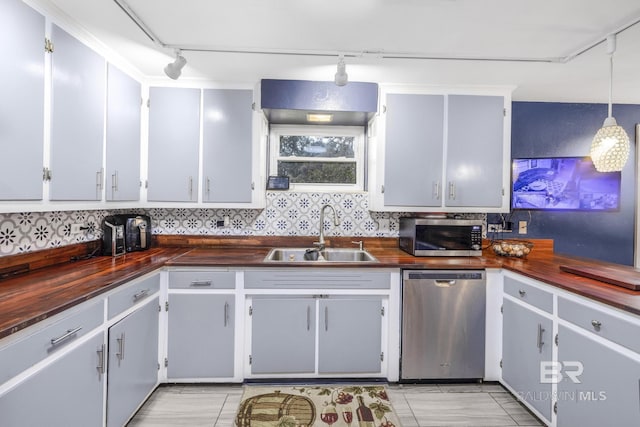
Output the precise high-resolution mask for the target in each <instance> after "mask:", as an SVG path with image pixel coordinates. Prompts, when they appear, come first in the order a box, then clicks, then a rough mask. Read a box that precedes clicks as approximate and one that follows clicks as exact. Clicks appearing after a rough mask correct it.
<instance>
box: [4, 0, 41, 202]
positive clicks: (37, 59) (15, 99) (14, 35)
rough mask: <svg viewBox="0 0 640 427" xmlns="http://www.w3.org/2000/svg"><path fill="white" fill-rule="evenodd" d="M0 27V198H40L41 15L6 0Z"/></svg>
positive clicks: (23, 4)
mask: <svg viewBox="0 0 640 427" xmlns="http://www.w3.org/2000/svg"><path fill="white" fill-rule="evenodd" d="M0 28H2V31H3V36H2V37H0V51H2V55H1V57H0V69H2V70H3V78H2V79H0V93H2V98H3V102H0V117H2V126H0V152H2V153H3V154H2V160H1V161H0V165H1V166H0V200H42V189H43V185H42V167H43V164H44V163H43V161H44V160H43V159H44V145H43V144H44V74H45V66H44V60H45V53H44V49H43V40H44V37H45V19H44V16H42V15H41V14H39V13H38V12H36V11H35V10H33V9H31V8H30V7H29V6H27V5H26V4H25V3H24V2H22V1H20V0H4V1H2V2H1V3H0ZM25 70H29V72H25Z"/></svg>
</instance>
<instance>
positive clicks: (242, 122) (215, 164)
mask: <svg viewBox="0 0 640 427" xmlns="http://www.w3.org/2000/svg"><path fill="white" fill-rule="evenodd" d="M252 102H253V92H252V91H251V90H232V89H205V90H204V91H203V164H202V167H203V171H204V173H203V179H204V182H203V195H202V200H203V201H204V202H214V203H251V201H252V194H253V190H252V182H253V176H252V173H253V161H252V145H253V144H252V141H253V140H252V138H253V132H252V119H253V109H252V106H251V104H252Z"/></svg>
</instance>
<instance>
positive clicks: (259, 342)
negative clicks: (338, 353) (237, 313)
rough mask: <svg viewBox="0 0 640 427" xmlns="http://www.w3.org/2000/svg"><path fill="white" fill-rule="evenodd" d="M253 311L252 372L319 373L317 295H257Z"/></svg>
mask: <svg viewBox="0 0 640 427" xmlns="http://www.w3.org/2000/svg"><path fill="white" fill-rule="evenodd" d="M250 312H251V355H250V358H251V361H250V363H251V373H252V374H285V373H286V374H291V373H306V374H313V373H314V372H315V350H316V345H315V338H316V320H315V319H316V300H315V299H314V298H313V297H302V296H301V297H293V296H292V297H273V298H255V299H253V301H252V303H251V309H250Z"/></svg>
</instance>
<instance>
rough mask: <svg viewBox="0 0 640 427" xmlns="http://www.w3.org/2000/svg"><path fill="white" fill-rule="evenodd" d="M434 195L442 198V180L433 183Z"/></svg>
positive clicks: (437, 198) (436, 197)
mask: <svg viewBox="0 0 640 427" xmlns="http://www.w3.org/2000/svg"><path fill="white" fill-rule="evenodd" d="M433 197H434V198H435V199H436V200H440V181H436V182H434V183H433Z"/></svg>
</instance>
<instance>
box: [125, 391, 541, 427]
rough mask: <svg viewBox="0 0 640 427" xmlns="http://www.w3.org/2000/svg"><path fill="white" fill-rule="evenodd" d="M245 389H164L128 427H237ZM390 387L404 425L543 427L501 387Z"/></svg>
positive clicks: (411, 426) (152, 396)
mask: <svg viewBox="0 0 640 427" xmlns="http://www.w3.org/2000/svg"><path fill="white" fill-rule="evenodd" d="M261 385H264V384H261ZM242 387H243V386H242V385H209V384H207V385H197V384H196V385H192V384H189V385H181V384H178V385H162V386H160V387H158V389H157V390H156V391H155V392H154V393H153V394H152V395H151V396H150V397H149V399H148V400H147V402H146V403H145V404H144V405H143V406H142V408H140V410H139V411H138V413H137V414H136V415H135V417H134V418H133V419H132V420H131V422H130V423H129V424H128V427H174V426H203V427H204V426H208V427H214V426H215V427H232V426H233V419H234V416H235V413H236V409H237V407H238V405H239V404H240V399H241V397H242ZM388 389H389V397H390V399H391V403H392V404H393V406H394V408H395V410H396V413H397V414H398V417H399V418H400V422H401V423H402V427H432V426H433V427H436V426H437V427H446V426H468V427H497V426H541V425H543V424H542V423H541V422H540V421H538V420H537V419H536V418H535V417H534V416H533V415H531V414H530V413H529V412H528V411H527V409H525V408H524V407H523V406H522V405H521V404H520V403H518V401H516V399H515V398H514V397H513V396H512V395H511V394H510V393H509V392H507V391H506V390H505V389H504V388H503V387H502V386H501V385H500V384H494V383H484V384H426V385H422V384H421V385H412V384H389V385H388Z"/></svg>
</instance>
